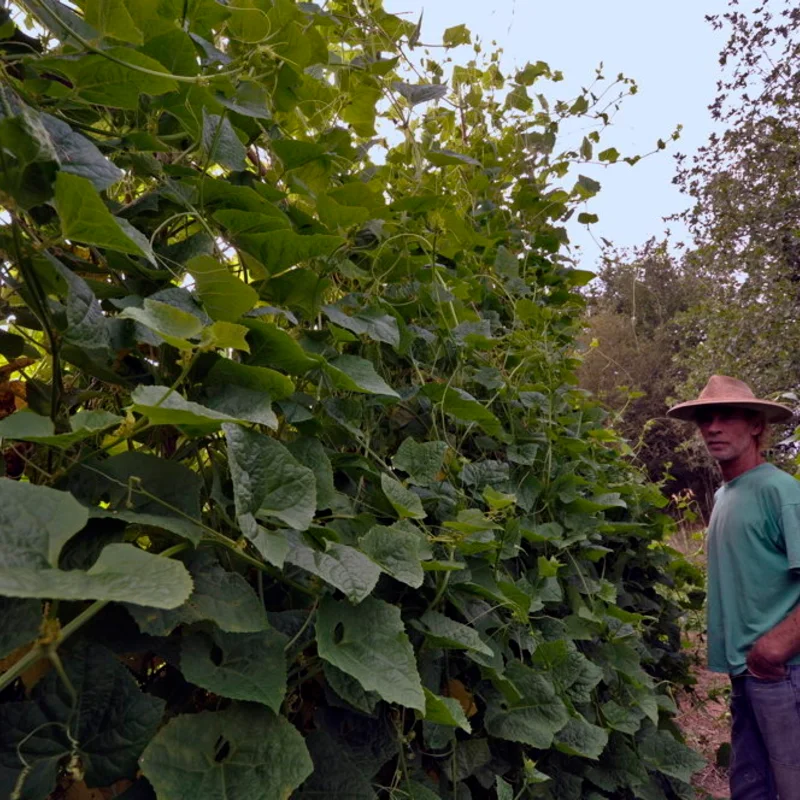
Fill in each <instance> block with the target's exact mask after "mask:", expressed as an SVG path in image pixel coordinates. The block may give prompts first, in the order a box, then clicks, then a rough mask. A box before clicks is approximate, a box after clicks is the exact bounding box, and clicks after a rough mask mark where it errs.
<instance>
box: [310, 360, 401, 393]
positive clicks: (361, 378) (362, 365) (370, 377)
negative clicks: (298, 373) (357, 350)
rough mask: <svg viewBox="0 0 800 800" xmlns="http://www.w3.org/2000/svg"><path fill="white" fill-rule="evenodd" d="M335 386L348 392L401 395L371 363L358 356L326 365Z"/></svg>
mask: <svg viewBox="0 0 800 800" xmlns="http://www.w3.org/2000/svg"><path fill="white" fill-rule="evenodd" d="M325 371H326V372H327V373H328V375H329V376H330V379H331V381H332V382H333V385H334V386H337V387H338V388H340V389H345V390H346V391H348V392H364V393H365V394H380V395H384V396H386V397H395V398H397V399H398V400H399V399H400V395H399V394H397V392H396V391H395V390H394V389H392V387H391V386H389V384H388V383H386V381H385V380H384V379H383V378H381V376H380V375H378V373H377V372H376V371H375V367H374V366H373V365H372V362H371V361H367V360H366V359H365V358H359V357H358V356H338V357H337V358H334V359H332V360H331V361H329V362H328V363H327V364H326V365H325Z"/></svg>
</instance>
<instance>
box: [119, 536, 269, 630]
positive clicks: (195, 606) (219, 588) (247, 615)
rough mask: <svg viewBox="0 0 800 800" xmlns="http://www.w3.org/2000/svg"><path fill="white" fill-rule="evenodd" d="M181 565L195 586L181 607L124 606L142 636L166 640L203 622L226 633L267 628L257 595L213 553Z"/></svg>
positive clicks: (189, 558)
mask: <svg viewBox="0 0 800 800" xmlns="http://www.w3.org/2000/svg"><path fill="white" fill-rule="evenodd" d="M183 561H184V563H185V565H186V568H187V569H188V570H189V574H190V575H191V577H192V580H193V582H194V586H193V588H192V593H191V595H189V598H188V599H187V600H186V601H185V602H184V603H183V604H182V605H180V606H178V607H177V608H174V609H171V610H164V609H159V608H152V607H148V606H145V605H140V604H138V603H137V604H135V605H130V604H129V605H128V606H127V609H128V611H129V612H130V614H131V616H132V617H133V618H134V619H135V620H136V623H137V625H138V626H139V628H140V630H141V631H142V633H148V634H151V635H152V636H168V635H169V634H170V633H172V631H173V630H175V628H177V627H178V626H179V625H189V624H191V623H194V622H203V621H205V620H210V621H211V622H214V623H215V624H216V625H217V627H218V628H219V629H220V630H223V631H227V632H229V633H256V632H258V631H263V630H266V629H267V628H268V627H269V624H268V623H267V615H266V612H265V611H264V606H263V605H262V604H261V602H260V601H259V599H258V595H256V593H255V592H254V591H253V589H252V588H251V587H250V585H249V584H248V583H247V581H246V580H245V579H244V578H243V577H242V576H241V575H239V574H238V573H237V572H231V571H229V570H226V569H223V568H222V566H221V565H220V563H219V561H217V559H216V558H215V556H214V555H213V553H211V552H209V551H208V550H198V551H196V552H194V553H191V554H190V555H187V556H184V557H183ZM143 599H146V598H143Z"/></svg>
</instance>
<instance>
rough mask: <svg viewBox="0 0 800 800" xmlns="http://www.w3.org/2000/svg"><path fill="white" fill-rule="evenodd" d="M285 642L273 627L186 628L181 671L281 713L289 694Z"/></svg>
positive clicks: (201, 682)
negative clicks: (238, 629)
mask: <svg viewBox="0 0 800 800" xmlns="http://www.w3.org/2000/svg"><path fill="white" fill-rule="evenodd" d="M286 642H287V638H286V637H285V636H283V635H282V634H280V633H278V632H277V631H273V630H264V631H258V632H257V633H225V632H224V631H220V630H219V629H217V628H214V627H212V626H203V627H199V628H195V629H192V630H190V631H184V634H183V637H182V638H181V671H182V672H183V675H184V677H185V678H186V680H187V681H190V682H191V683H195V684H197V685H198V686H201V687H202V688H203V689H207V690H208V691H209V692H213V693H214V694H218V695H221V696H222V697H231V698H233V699H234V700H251V701H253V702H255V703H263V704H264V705H265V706H268V707H269V708H271V709H272V710H273V711H274V712H275V713H276V714H278V713H280V708H281V703H282V702H283V696H284V694H285V693H286V656H285V654H284V652H283V648H284V646H285V645H286Z"/></svg>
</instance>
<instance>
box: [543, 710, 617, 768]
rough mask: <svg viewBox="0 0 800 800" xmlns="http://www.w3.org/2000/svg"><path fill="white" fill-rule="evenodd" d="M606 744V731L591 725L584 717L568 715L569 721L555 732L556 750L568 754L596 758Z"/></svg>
mask: <svg viewBox="0 0 800 800" xmlns="http://www.w3.org/2000/svg"><path fill="white" fill-rule="evenodd" d="M606 744H608V731H605V730H603V728H599V727H598V726H597V725H592V723H591V722H589V721H588V720H586V719H585V718H584V717H582V716H580V715H577V716H573V717H570V720H569V722H568V723H567V724H566V725H565V726H564V727H563V728H562V729H561V730H560V731H559V732H558V733H557V734H556V738H555V746H556V749H557V750H561V752H562V753H566V754H567V755H570V756H582V757H583V758H591V759H597V758H600V754H601V753H602V752H603V750H604V749H605V746H606Z"/></svg>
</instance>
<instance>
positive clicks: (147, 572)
mask: <svg viewBox="0 0 800 800" xmlns="http://www.w3.org/2000/svg"><path fill="white" fill-rule="evenodd" d="M191 591H192V580H191V578H190V577H189V573H188V572H187V571H186V569H185V568H184V566H183V564H181V563H180V562H179V561H173V560H172V559H169V558H161V557H159V556H157V555H154V554H152V553H146V552H145V551H144V550H139V548H137V547H134V546H133V545H130V544H109V545H106V547H104V548H103V550H102V552H101V553H100V556H99V557H98V559H97V561H95V563H94V564H93V565H92V566H91V567H90V568H89V569H88V570H86V571H83V570H79V569H72V570H60V569H51V568H38V569H37V568H36V567H17V568H16V569H10V568H8V567H5V566H4V567H0V594H3V595H6V596H8V597H41V598H48V597H52V598H54V599H59V600H106V601H112V600H113V601H116V602H118V603H124V602H128V603H144V602H147V603H149V604H150V605H152V606H155V607H156V608H176V607H177V606H179V605H180V604H181V603H183V602H184V600H186V598H187V597H188V596H189V593H190V592H191Z"/></svg>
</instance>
